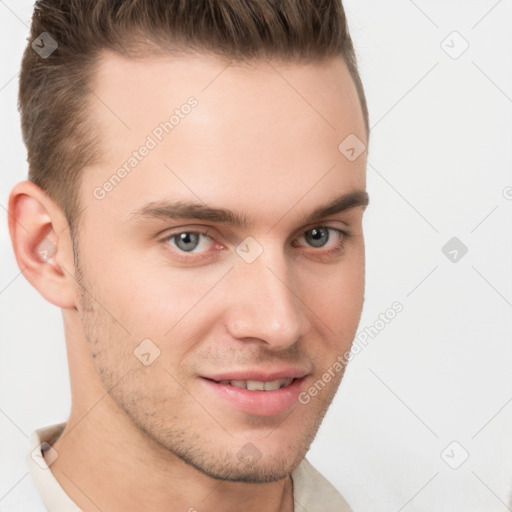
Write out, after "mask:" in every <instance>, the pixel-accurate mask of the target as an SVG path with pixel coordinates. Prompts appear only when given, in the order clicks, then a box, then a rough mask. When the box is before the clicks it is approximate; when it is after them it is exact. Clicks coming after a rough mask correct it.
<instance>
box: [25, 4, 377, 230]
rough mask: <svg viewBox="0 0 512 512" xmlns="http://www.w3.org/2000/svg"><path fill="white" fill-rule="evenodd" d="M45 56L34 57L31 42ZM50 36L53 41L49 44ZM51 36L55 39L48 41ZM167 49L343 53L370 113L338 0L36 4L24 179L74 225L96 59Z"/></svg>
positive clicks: (235, 55) (299, 56) (92, 157)
mask: <svg viewBox="0 0 512 512" xmlns="http://www.w3.org/2000/svg"><path fill="white" fill-rule="evenodd" d="M44 32H46V35H45V36H44V37H46V38H47V40H46V45H47V46H46V48H49V47H51V44H53V45H54V46H55V43H54V42H53V41H56V43H57V45H58V46H57V48H56V49H55V50H54V51H53V52H52V53H51V54H49V55H46V56H45V55H44V54H41V53H38V52H37V51H35V50H36V48H35V47H34V46H33V45H34V44H35V43H36V40H38V41H40V43H39V45H38V46H39V47H41V46H44V45H45V43H44V41H42V40H41V34H42V33H44ZM49 37H51V39H49ZM52 40H53V41H52ZM106 49H108V50H113V51H114V52H117V53H119V54H121V55H125V56H129V57H135V58H136V57H138V56H144V55H147V54H148V52H149V53H155V52H162V51H163V52H166V51H171V50H180V49H181V50H183V51H197V52H203V53H204V52H206V53H213V54H215V55H219V56H222V57H226V58H228V59H231V60H233V61H250V60H256V59H271V58H273V59H282V60H289V61H308V60H321V59H323V58H325V57H332V56H340V57H342V58H343V59H344V61H345V62H346V64H347V67H348V69H349V71H350V74H351V76H352V79H353V80H354V83H355V86H356V89H357V92H358V95H359V100H360V103H361V108H362V112H363V116H364V121H365V126H366V133H367V135H368V133H369V123H368V110H367V106H366V99H365V95H364V90H363V86H362V83H361V80H360V77H359V73H358V70H357V62H356V57H355V53H354V48H353V45H352V40H351V38H350V35H349V31H348V27H347V22H346V17H345V12H344V9H343V6H342V4H341V0H40V1H38V2H36V5H35V8H34V14H33V16H32V27H31V34H30V41H29V44H28V46H27V48H26V50H25V53H24V55H23V60H22V66H21V73H20V88H19V110H20V114H21V128H22V133H23V139H24V142H25V145H26V147H27V154H28V164H29V179H30V180H31V181H33V182H34V183H35V184H37V185H38V186H39V187H41V188H42V189H43V190H45V191H46V193H47V194H48V195H49V196H50V197H51V198H52V199H53V200H54V201H56V203H57V204H58V205H59V206H60V207H61V208H62V210H63V212H64V214H65V215H66V218H67V220H68V222H69V224H70V227H71V228H73V226H74V223H75V221H76V218H77V215H78V213H79V208H80V206H79V202H78V192H79V188H80V177H81V172H80V171H81V169H83V168H84V167H86V166H88V165H92V164H94V163H97V160H98V158H99V155H98V151H97V150H95V148H98V147H99V145H98V140H96V139H95V137H96V135H95V130H93V129H91V127H90V126H89V124H88V121H89V120H88V118H87V108H86V106H87V99H88V97H89V94H90V85H89V84H90V83H91V79H92V77H93V74H94V70H95V65H96V63H97V62H98V55H99V53H100V52H101V51H102V50H106Z"/></svg>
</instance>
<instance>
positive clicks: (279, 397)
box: [200, 371, 307, 416]
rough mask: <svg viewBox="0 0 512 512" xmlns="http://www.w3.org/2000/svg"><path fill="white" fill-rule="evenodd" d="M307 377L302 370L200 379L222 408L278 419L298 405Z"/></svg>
mask: <svg viewBox="0 0 512 512" xmlns="http://www.w3.org/2000/svg"><path fill="white" fill-rule="evenodd" d="M283 373H288V374H289V375H283ZM306 376H307V375H306V373H305V372H303V371H291V372H290V371H288V372H281V375H262V374H258V375H254V374H253V375H250V376H248V375H247V374H246V375H242V374H238V375H221V376H214V377H201V379H200V380H201V381H202V382H203V383H204V384H205V386H206V389H207V392H208V393H209V394H210V395H211V396H212V399H213V400H215V401H216V402H217V403H219V405H220V406H221V407H226V406H227V407H228V408H234V409H236V410H238V411H240V412H243V413H246V414H251V415H255V416H275V415H278V414H281V413H283V412H285V411H289V410H290V409H291V408H293V407H294V406H295V405H296V404H297V403H298V396H299V394H300V393H301V391H302V390H303V388H304V381H305V379H306ZM243 377H245V378H243Z"/></svg>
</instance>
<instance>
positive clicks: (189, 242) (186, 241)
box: [166, 231, 212, 253]
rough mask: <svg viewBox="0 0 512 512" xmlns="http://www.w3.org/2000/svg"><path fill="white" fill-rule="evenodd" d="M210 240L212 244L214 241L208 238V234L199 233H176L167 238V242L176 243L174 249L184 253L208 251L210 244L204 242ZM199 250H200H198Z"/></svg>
mask: <svg viewBox="0 0 512 512" xmlns="http://www.w3.org/2000/svg"><path fill="white" fill-rule="evenodd" d="M205 238H206V239H208V240H210V244H211V242H212V239H211V238H210V237H209V236H208V234H207V233H202V232H197V231H184V232H182V233H175V234H173V235H170V236H168V237H167V238H166V241H167V242H169V243H170V242H174V244H175V245H174V247H176V248H177V249H179V250H180V251H183V252H192V253H193V252H203V251H202V250H201V249H207V248H208V245H209V244H208V243H206V244H205V243H202V242H204V239H205ZM196 249H199V250H196Z"/></svg>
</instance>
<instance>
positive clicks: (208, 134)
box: [82, 53, 365, 218]
mask: <svg viewBox="0 0 512 512" xmlns="http://www.w3.org/2000/svg"><path fill="white" fill-rule="evenodd" d="M92 91H93V92H92V94H91V97H90V112H91V114H92V122H93V123H94V126H95V129H96V131H97V134H98V140H99V141H100V148H99V150H100V152H101V157H102V163H101V164H100V165H98V166H96V167H94V168H92V169H89V170H88V171H87V172H86V173H85V175H84V182H83V189H82V194H83V195H84V196H85V197H84V200H85V202H86V203H87V204H88V203H91V202H93V203H94V204H95V207H97V208H99V209H100V210H101V209H108V208H109V209H110V210H111V211H110V212H104V213H108V214H109V215H110V214H111V215H116V214H119V215H120V216H122V215H124V214H126V212H127V211H133V209H135V208H137V207H138V206H140V205H141V204H144V203H145V202H149V201H156V200H160V199H179V200H187V199H194V200H197V199H199V200H202V201H203V202H210V201H211V202H212V203H215V204H216V205H223V206H224V205H226V202H227V200H228V199H229V201H231V203H230V206H233V207H234V208H235V207H237V206H238V208H237V209H238V210H243V209H246V210H250V209H251V207H254V208H256V209H257V208H258V207H261V205H263V204H266V205H267V211H268V214H269V215H276V214H279V213H280V212H281V213H282V211H283V208H285V207H287V208H289V206H290V201H293V202H297V201H298V200H299V199H300V198H301V197H302V196H305V195H307V196H308V198H307V199H310V200H311V201H315V198H320V197H321V198H322V199H321V200H322V201H324V200H325V198H326V192H329V194H328V196H329V197H331V196H332V195H333V194H334V193H343V192H346V191H349V190H351V189H361V188H364V186H365V172H364V169H365V155H362V156H361V157H360V158H359V159H357V160H355V161H349V160H348V159H347V158H346V157H345V156H344V155H343V154H342V153H341V152H340V151H339V149H338V146H339V144H340V143H341V142H342V141H343V140H344V139H346V138H347V137H348V136H351V135H352V136H353V135H356V136H357V137H358V138H359V139H361V140H362V141H365V131H364V120H363V116H362V112H361V108H360V105H359V102H358V97H357V92H356V90H355V86H354V84H353V81H352V79H351V77H350V75H349V73H348V70H347V68H346V65H345V64H344V62H343V61H342V60H340V59H337V58H336V59H329V60H324V61H322V62H312V63H291V62H287V63H280V62H276V61H259V62H251V63H232V62H229V61H226V60H222V59H220V58H218V57H212V56H206V55H198V54H194V55H193V54H189V55H172V56H171V55H165V56H159V57H154V56H153V57H148V58H145V59H138V60H134V59H128V58H125V57H121V56H119V55H116V54H113V53H104V54H103V55H102V57H101V60H100V62H99V66H98V70H97V73H96V75H95V78H94V81H93V83H92ZM144 147H146V148H147V150H145V149H143V148H144ZM142 153H143V154H142ZM119 169H124V172H118V171H119ZM118 174H121V175H122V176H121V178H119V176H117V177H116V176H114V175H118ZM112 177H113V178H114V179H113V180H112V179H111V178H112ZM118 178H119V179H118ZM108 181H111V182H112V184H113V185H112V186H107V187H106V188H107V189H108V192H107V193H106V196H105V199H104V200H101V201H100V202H98V200H96V201H95V200H94V196H93V195H92V194H93V190H94V188H95V187H98V186H100V187H101V186H103V185H104V184H105V183H107V182H108ZM242 197H243V198H244V200H243V201H242V200H241V198H242ZM237 202H238V204H235V203H237ZM310 204H311V205H313V202H311V203H310ZM120 218H121V217H120Z"/></svg>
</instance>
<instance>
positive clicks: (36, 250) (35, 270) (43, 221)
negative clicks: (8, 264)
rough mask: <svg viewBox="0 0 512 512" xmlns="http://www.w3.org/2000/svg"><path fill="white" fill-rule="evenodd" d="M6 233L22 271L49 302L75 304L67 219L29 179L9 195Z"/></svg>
mask: <svg viewBox="0 0 512 512" xmlns="http://www.w3.org/2000/svg"><path fill="white" fill-rule="evenodd" d="M8 213H9V233H10V236H11V242H12V246H13V249H14V253H15V256H16V261H17V263H18V266H19V267H20V270H21V271H22V273H23V275H24V276H25V277H26V278H27V280H28V281H29V282H30V283H31V284H32V286H34V288H36V290H38V291H39V293H40V294H41V295H42V296H43V297H44V298H45V299H46V300H48V301H49V302H51V303H52V304H55V305H56V306H58V307H60V308H75V289H76V287H75V280H74V274H75V269H74V258H73V248H72V243H71V237H70V233H69V229H68V225H67V220H66V218H65V216H64V214H63V213H62V211H61V209H60V208H59V206H58V205H57V204H56V203H55V202H54V201H53V200H52V199H51V198H50V197H49V196H48V195H47V194H46V193H45V192H44V191H43V190H42V189H41V188H39V187H38V186H37V185H35V184H34V183H32V182H30V181H22V182H20V183H18V184H17V185H16V186H15V187H14V188H13V189H12V191H11V194H10V196H9V209H8Z"/></svg>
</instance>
